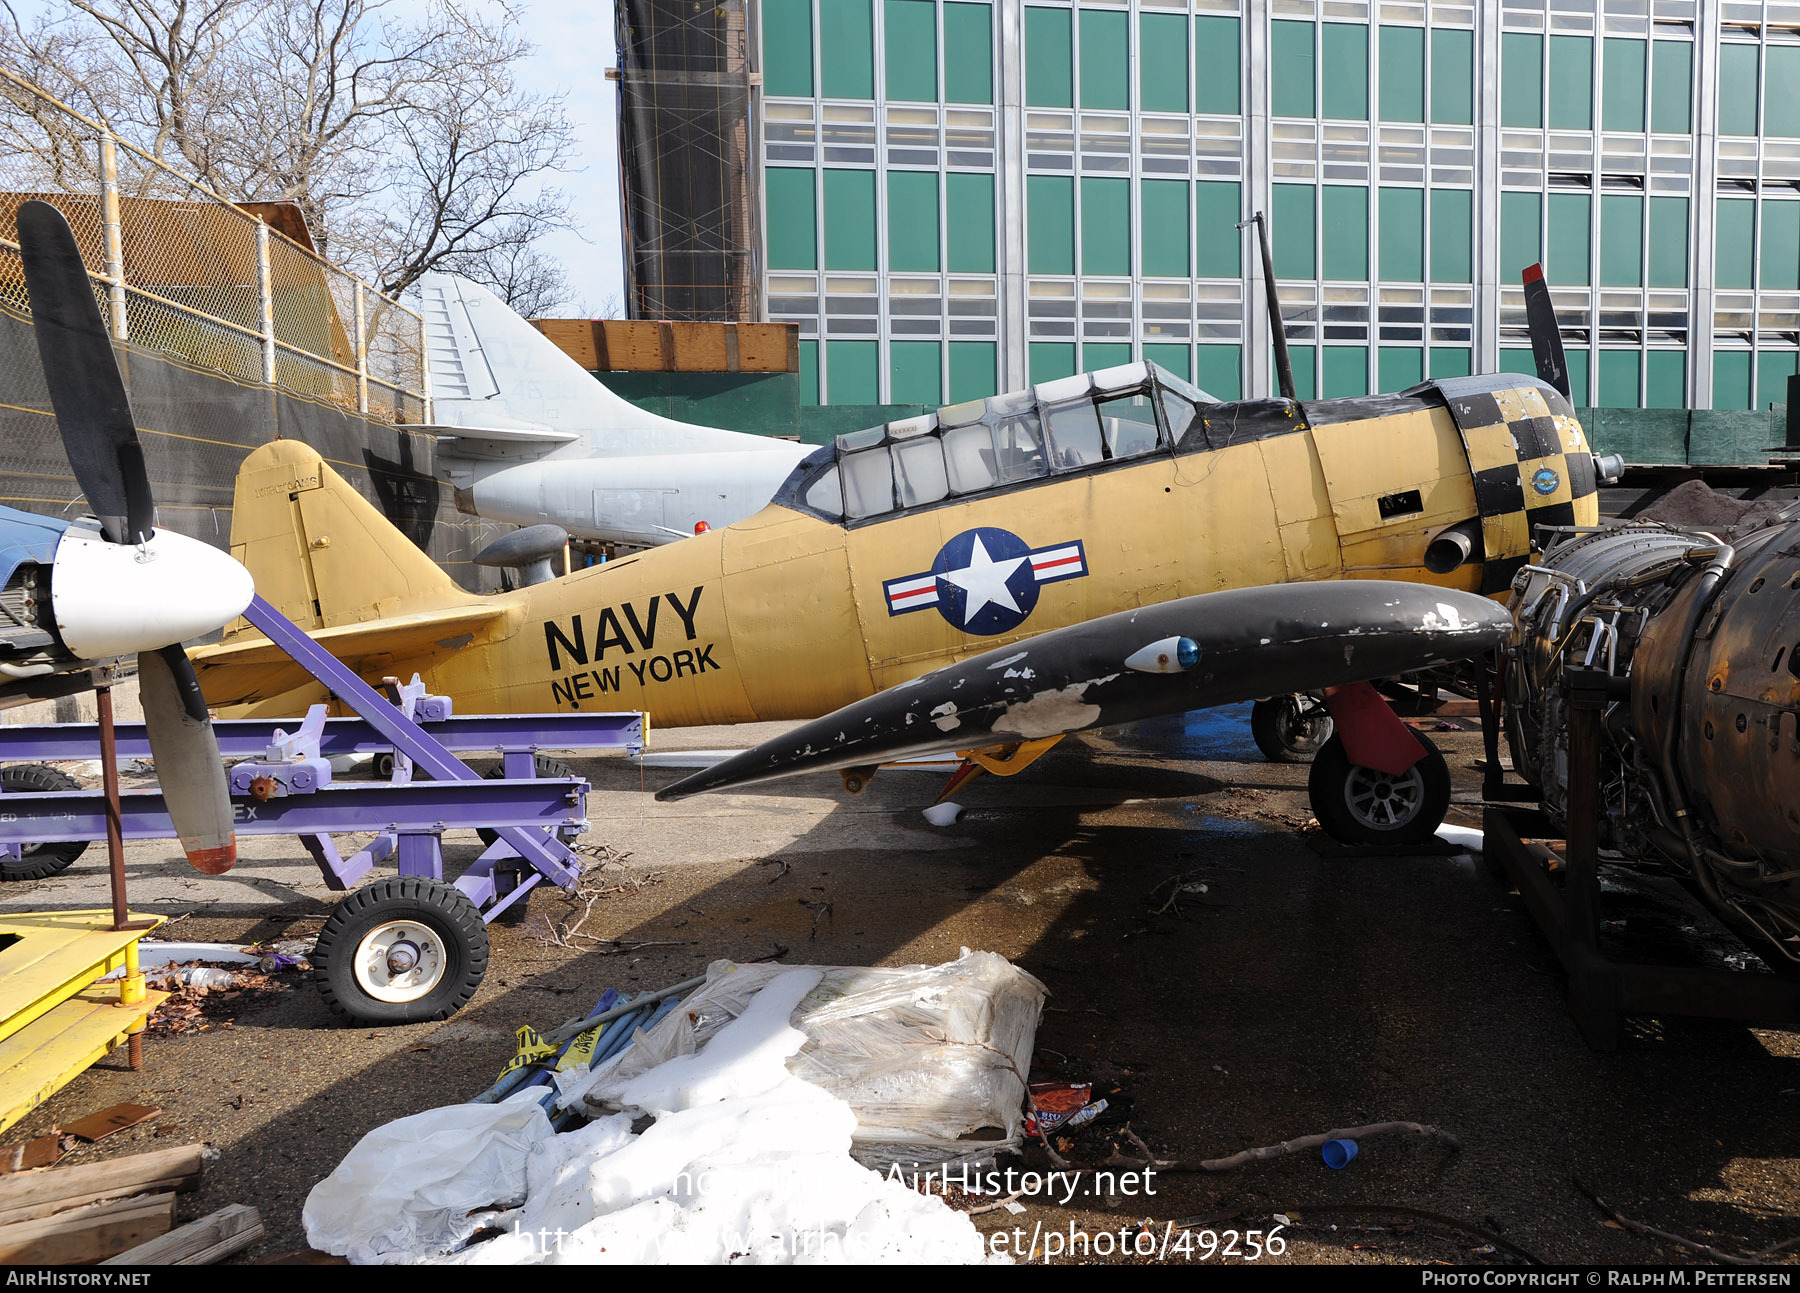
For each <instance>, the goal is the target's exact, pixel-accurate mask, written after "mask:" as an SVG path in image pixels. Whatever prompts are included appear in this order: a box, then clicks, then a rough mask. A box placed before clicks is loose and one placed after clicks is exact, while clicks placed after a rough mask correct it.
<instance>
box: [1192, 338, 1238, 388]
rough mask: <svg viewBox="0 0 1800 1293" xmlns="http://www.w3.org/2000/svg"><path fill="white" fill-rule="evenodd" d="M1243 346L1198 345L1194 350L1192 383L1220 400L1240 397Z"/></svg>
mask: <svg viewBox="0 0 1800 1293" xmlns="http://www.w3.org/2000/svg"><path fill="white" fill-rule="evenodd" d="M1243 373H1244V348H1243V347H1242V346H1199V347H1196V349H1195V351H1194V385H1196V386H1198V387H1199V388H1200V389H1201V390H1203V391H1205V392H1206V393H1207V394H1208V395H1211V396H1214V397H1216V398H1218V399H1221V400H1235V399H1240V398H1242V393H1243V382H1244V378H1243Z"/></svg>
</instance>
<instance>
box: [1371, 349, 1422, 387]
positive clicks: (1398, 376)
mask: <svg viewBox="0 0 1800 1293" xmlns="http://www.w3.org/2000/svg"><path fill="white" fill-rule="evenodd" d="M1424 362H1425V356H1424V354H1423V353H1422V352H1421V351H1419V350H1417V349H1415V348H1414V347H1412V346H1383V347H1381V353H1380V357H1379V359H1378V360H1377V363H1378V364H1379V365H1380V370H1381V371H1380V373H1379V374H1378V380H1379V381H1380V383H1381V389H1382V390H1384V391H1403V390H1405V389H1406V388H1407V387H1409V386H1417V385H1418V384H1419V383H1420V382H1422V381H1424V380H1425V372H1424Z"/></svg>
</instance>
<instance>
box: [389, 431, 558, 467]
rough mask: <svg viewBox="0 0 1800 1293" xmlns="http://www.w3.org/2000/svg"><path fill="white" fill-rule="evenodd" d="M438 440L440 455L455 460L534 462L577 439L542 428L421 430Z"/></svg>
mask: <svg viewBox="0 0 1800 1293" xmlns="http://www.w3.org/2000/svg"><path fill="white" fill-rule="evenodd" d="M421 430H423V431H425V432H426V433H428V434H430V435H435V436H436V437H437V442H438V446H439V452H441V453H444V454H449V455H451V456H454V457H458V458H499V459H518V458H536V457H540V456H542V455H543V454H546V453H549V452H550V451H551V450H552V449H556V448H559V447H560V446H562V445H565V444H569V443H571V442H573V441H575V440H577V439H579V438H580V437H579V436H577V435H576V434H575V432H573V431H556V430H552V429H551V428H550V427H545V426H519V427H491V426H490V427H465V426H444V425H434V426H427V427H423V428H421Z"/></svg>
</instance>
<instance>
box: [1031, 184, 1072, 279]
mask: <svg viewBox="0 0 1800 1293" xmlns="http://www.w3.org/2000/svg"><path fill="white" fill-rule="evenodd" d="M1025 210H1026V216H1027V221H1028V224H1027V230H1026V233H1027V247H1026V261H1027V266H1026V268H1027V272H1029V273H1032V274H1073V273H1074V272H1075V182H1074V181H1073V180H1071V179H1070V178H1069V177H1068V176H1066V175H1028V176H1026V177H1025Z"/></svg>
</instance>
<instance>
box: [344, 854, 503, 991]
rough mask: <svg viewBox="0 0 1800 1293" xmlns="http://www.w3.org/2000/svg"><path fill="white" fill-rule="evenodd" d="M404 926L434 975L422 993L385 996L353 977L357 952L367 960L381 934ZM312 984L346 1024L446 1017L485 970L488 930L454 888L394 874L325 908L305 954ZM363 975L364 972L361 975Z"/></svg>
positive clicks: (479, 982) (440, 882)
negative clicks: (416, 931) (429, 957)
mask: <svg viewBox="0 0 1800 1293" xmlns="http://www.w3.org/2000/svg"><path fill="white" fill-rule="evenodd" d="M400 924H408V925H415V926H417V927H419V928H420V929H421V930H422V931H425V933H426V936H427V937H429V938H430V939H431V940H432V942H433V944H435V947H434V948H433V949H431V950H434V951H436V952H437V953H438V954H439V955H441V957H442V960H443V965H442V970H441V973H439V974H438V975H437V977H436V980H435V982H433V983H432V984H431V986H430V988H429V990H428V991H426V992H423V993H421V994H419V995H417V996H415V997H412V998H411V999H399V998H401V997H404V996H405V991H404V989H402V990H399V991H396V992H394V993H393V995H392V996H391V997H389V996H386V995H383V994H381V993H380V989H379V987H376V988H371V987H370V986H368V985H367V984H366V983H365V982H364V981H363V979H362V978H359V976H358V974H357V968H358V967H357V961H358V953H359V952H361V953H363V954H364V956H365V957H367V956H370V955H372V950H371V949H372V945H373V946H378V944H377V943H376V940H377V939H378V938H379V937H381V935H382V933H383V931H384V929H385V928H386V927H388V926H392V925H400ZM312 962H313V982H314V983H315V984H317V985H318V989H319V994H320V995H321V996H322V997H324V998H325V1004H326V1005H327V1006H329V1007H330V1008H331V1010H332V1012H333V1013H334V1014H336V1015H338V1016H339V1017H340V1018H342V1019H345V1020H347V1021H349V1022H350V1023H353V1024H416V1023H423V1022H425V1021H427V1020H433V1019H448V1018H449V1017H450V1016H451V1015H453V1014H455V1013H456V1012H457V1011H458V1010H460V1009H462V1007H463V1006H464V1005H465V1004H467V1002H468V1000H469V998H470V997H473V996H474V995H475V990H476V989H477V988H479V987H480V986H481V980H482V976H483V975H485V974H486V973H487V963H488V933H487V926H486V925H484V924H483V923H482V921H481V913H480V912H479V911H477V910H476V909H475V904H474V903H472V902H470V901H469V899H468V897H467V896H466V895H464V893H463V892H462V890H460V889H458V888H457V887H456V886H455V885H451V884H445V883H444V882H443V881H441V880H427V879H425V878H424V877H423V876H394V877H392V878H390V879H386V880H378V881H376V882H375V883H374V884H371V885H365V886H364V887H363V888H361V889H358V890H357V891H356V892H355V893H353V894H351V895H350V896H349V897H347V898H345V899H344V900H343V901H342V902H340V903H338V905H337V906H336V907H335V908H334V909H333V910H332V913H331V916H330V917H329V918H328V919H327V920H326V922H325V927H324V928H323V929H321V930H320V931H319V940H318V945H317V946H316V947H315V948H314V949H313V954H312ZM370 976H371V972H370V971H369V970H368V968H367V967H365V977H370Z"/></svg>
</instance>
